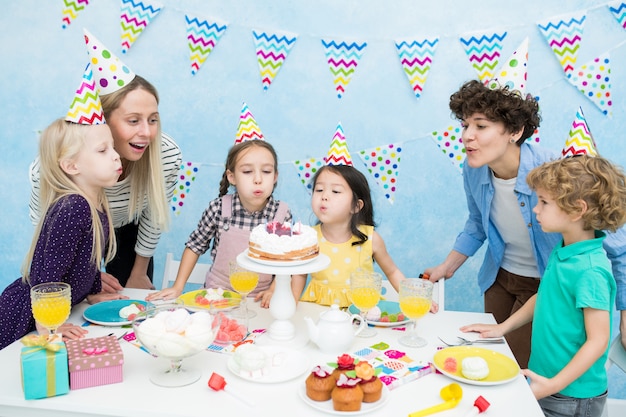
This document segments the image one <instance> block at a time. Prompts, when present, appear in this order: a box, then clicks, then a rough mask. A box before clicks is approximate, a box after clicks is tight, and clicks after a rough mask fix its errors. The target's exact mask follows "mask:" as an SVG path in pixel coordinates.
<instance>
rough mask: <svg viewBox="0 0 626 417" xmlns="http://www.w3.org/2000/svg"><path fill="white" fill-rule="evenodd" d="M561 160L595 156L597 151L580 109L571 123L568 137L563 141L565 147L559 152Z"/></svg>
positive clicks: (580, 108)
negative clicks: (571, 157) (577, 156)
mask: <svg viewBox="0 0 626 417" xmlns="http://www.w3.org/2000/svg"><path fill="white" fill-rule="evenodd" d="M561 155H562V156H563V158H566V157H568V156H576V155H589V156H597V155H598V149H597V147H596V142H595V141H594V140H593V136H592V135H591V131H590V130H589V126H588V125H587V121H586V120H585V115H584V114H583V109H582V107H579V108H578V111H577V112H576V118H575V119H574V121H573V122H572V127H571V128H570V131H569V136H568V137H567V139H566V140H565V146H564V147H563V150H562V151H561Z"/></svg>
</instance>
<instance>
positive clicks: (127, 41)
mask: <svg viewBox="0 0 626 417" xmlns="http://www.w3.org/2000/svg"><path fill="white" fill-rule="evenodd" d="M162 8H163V4H161V3H159V2H156V1H142V0H122V4H121V7H120V26H121V27H122V53H124V54H125V53H126V52H128V50H129V49H130V47H131V46H132V45H133V43H135V41H136V40H137V38H138V37H139V35H141V33H142V32H143V30H144V29H145V28H146V27H148V24H150V22H151V21H152V19H154V18H155V17H156V15H158V14H159V12H160V11H161V9H162Z"/></svg>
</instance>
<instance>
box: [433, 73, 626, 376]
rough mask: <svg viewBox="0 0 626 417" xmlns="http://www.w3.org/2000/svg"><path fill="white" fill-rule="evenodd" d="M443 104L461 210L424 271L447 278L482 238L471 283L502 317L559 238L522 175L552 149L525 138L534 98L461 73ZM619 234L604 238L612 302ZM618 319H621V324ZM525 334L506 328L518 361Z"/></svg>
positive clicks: (523, 360)
mask: <svg viewBox="0 0 626 417" xmlns="http://www.w3.org/2000/svg"><path fill="white" fill-rule="evenodd" d="M450 110H451V111H452V114H453V115H454V116H455V117H456V118H457V119H458V120H460V121H461V122H462V124H463V136H462V138H463V144H464V145H465V151H466V160H465V164H464V166H463V184H464V188H465V194H466V199H467V206H468V210H469V216H468V219H467V221H466V223H465V227H464V229H463V231H462V232H461V233H460V234H459V235H458V237H457V239H456V242H455V243H454V246H453V249H452V251H450V253H449V254H448V256H447V257H446V259H445V260H444V261H443V262H442V263H441V264H439V265H437V266H435V267H432V268H428V269H426V270H425V272H426V273H428V274H429V275H430V280H431V281H438V280H439V279H441V278H450V277H452V275H454V273H455V272H456V270H457V269H458V268H459V267H460V266H461V265H463V263H464V262H465V261H466V260H467V259H468V258H469V257H470V256H473V255H474V254H475V253H476V251H478V249H479V248H480V247H481V246H482V245H483V243H485V241H487V243H488V245H489V246H488V248H487V250H486V252H485V259H484V261H483V264H482V266H481V268H480V270H479V272H478V285H479V287H480V290H481V293H483V294H484V306H485V312H488V313H492V314H493V315H494V317H495V319H496V321H497V322H498V323H502V322H503V321H504V320H506V319H507V318H508V317H509V316H510V315H511V314H513V313H514V312H516V311H517V310H519V309H520V307H522V306H523V305H524V303H526V301H527V300H528V299H529V298H531V297H532V296H533V295H534V294H536V292H537V289H538V287H539V280H540V278H541V276H542V275H543V273H544V271H545V268H546V265H547V262H548V258H549V255H550V252H551V251H552V249H553V248H554V246H555V245H556V244H557V243H558V242H559V241H560V240H561V238H562V237H561V235H560V234H559V233H546V232H544V231H542V230H541V225H540V224H539V223H538V222H537V219H536V216H535V215H534V214H533V212H532V208H533V207H534V206H535V205H536V204H537V194H536V193H535V192H534V191H533V190H532V189H531V188H530V187H529V186H528V184H527V183H526V176H527V174H528V173H529V172H530V171H531V170H532V169H533V168H535V167H538V166H539V165H542V164H543V163H544V162H548V161H551V160H554V159H557V158H558V157H559V154H557V153H556V152H552V151H550V150H548V149H545V148H543V147H541V146H538V145H535V144H531V143H529V142H528V141H527V140H526V139H528V138H529V137H530V136H531V135H532V134H533V132H534V131H535V129H536V128H537V127H538V126H539V122H540V116H539V106H538V105H537V102H536V100H535V99H534V98H532V97H530V96H524V95H523V94H521V93H520V92H519V91H517V90H509V89H508V88H507V87H497V88H495V89H492V88H490V87H488V86H486V85H484V84H482V83H481V82H480V81H475V80H474V81H469V82H467V83H465V84H464V85H463V86H462V87H461V88H460V89H459V90H458V91H457V92H455V93H454V94H452V96H451V97H450ZM624 235H625V234H624V233H623V230H621V229H620V231H618V233H617V234H609V235H608V237H607V239H605V244H604V247H605V249H606V251H607V253H608V255H609V258H610V259H611V261H612V263H613V269H614V275H615V278H616V280H617V282H618V294H620V290H619V287H622V291H621V294H622V295H621V300H620V296H619V295H618V297H617V307H618V309H620V310H626V286H625V285H624V284H625V283H626V263H625V262H626V256H625V255H624V251H625V250H626V238H624ZM622 313H624V311H623V312H622ZM624 325H625V323H624V320H622V329H623V328H624ZM530 335H531V324H530V323H529V324H527V325H524V326H522V327H520V328H519V329H517V330H515V331H513V332H511V333H509V334H507V336H506V337H507V341H508V343H509V345H510V346H511V350H512V351H513V354H514V355H515V357H516V359H517V361H518V362H519V364H520V366H521V367H522V368H526V367H527V366H528V358H529V355H530Z"/></svg>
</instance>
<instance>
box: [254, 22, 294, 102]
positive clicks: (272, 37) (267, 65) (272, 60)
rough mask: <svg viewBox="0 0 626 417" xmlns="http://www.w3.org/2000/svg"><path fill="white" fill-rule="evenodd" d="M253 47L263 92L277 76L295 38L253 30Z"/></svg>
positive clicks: (283, 34)
mask: <svg viewBox="0 0 626 417" xmlns="http://www.w3.org/2000/svg"><path fill="white" fill-rule="evenodd" d="M252 35H253V36H254V46H255V47H256V60H257V62H258V63H259V71H260V72H261V83H262V84H263V90H266V91H267V89H268V88H269V86H270V84H272V81H273V80H274V78H275V77H276V74H278V70H280V68H281V67H282V65H283V63H284V62H285V60H286V59H287V55H289V52H291V48H293V46H294V45H295V44H296V36H295V35H293V34H287V33H276V32H275V33H267V32H260V31H256V30H253V31H252Z"/></svg>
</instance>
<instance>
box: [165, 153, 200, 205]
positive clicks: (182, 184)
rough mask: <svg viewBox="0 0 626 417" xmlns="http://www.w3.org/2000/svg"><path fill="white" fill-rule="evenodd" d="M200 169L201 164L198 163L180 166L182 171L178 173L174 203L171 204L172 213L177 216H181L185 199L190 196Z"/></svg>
mask: <svg viewBox="0 0 626 417" xmlns="http://www.w3.org/2000/svg"><path fill="white" fill-rule="evenodd" d="M199 168H200V164H199V163H196V162H184V163H182V164H181V165H180V170H179V171H178V181H177V182H176V187H175V188H174V196H173V197H172V201H171V203H170V206H171V207H172V213H174V214H175V215H177V216H178V215H179V214H180V210H181V209H182V207H183V205H184V204H185V198H186V197H187V195H188V194H189V189H190V188H191V184H192V183H193V182H194V181H195V180H196V176H197V175H198V169H199Z"/></svg>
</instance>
